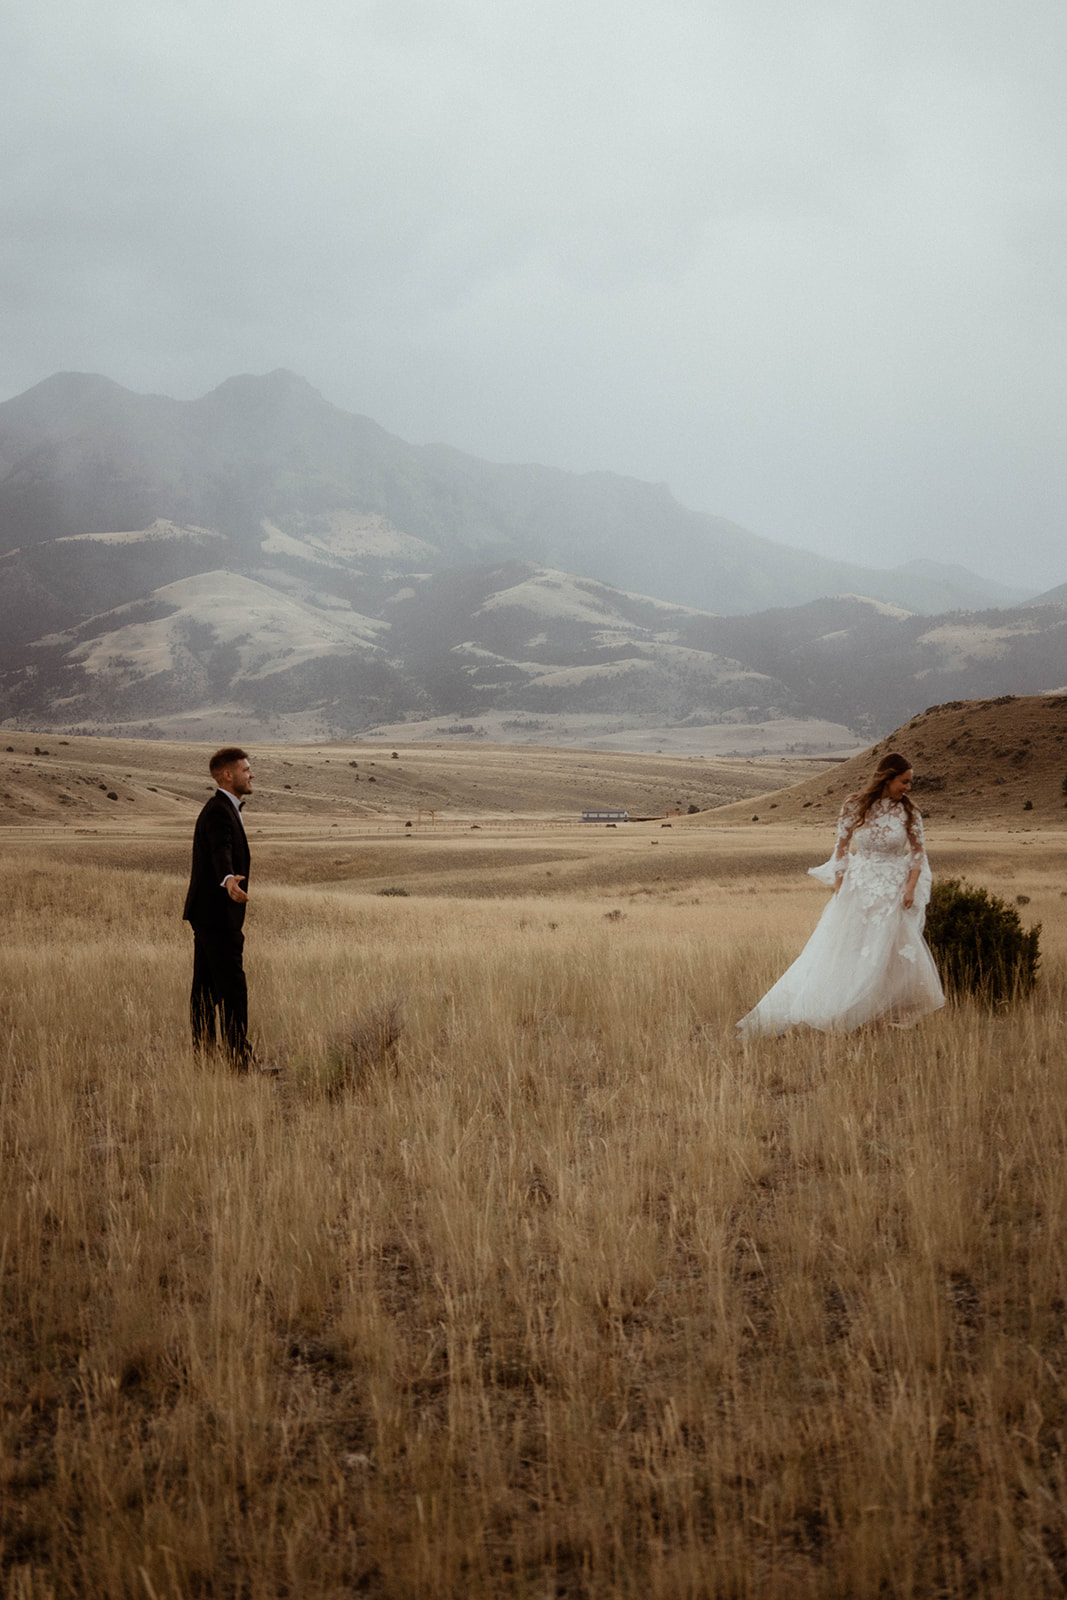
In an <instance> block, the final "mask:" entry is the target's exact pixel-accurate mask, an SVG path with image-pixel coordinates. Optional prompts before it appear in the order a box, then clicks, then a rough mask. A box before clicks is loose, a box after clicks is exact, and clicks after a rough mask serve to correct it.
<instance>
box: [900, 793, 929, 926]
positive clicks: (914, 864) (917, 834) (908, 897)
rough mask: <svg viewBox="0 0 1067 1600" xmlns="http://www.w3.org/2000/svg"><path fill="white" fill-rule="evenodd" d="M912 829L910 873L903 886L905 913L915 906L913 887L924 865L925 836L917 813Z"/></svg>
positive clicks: (909, 858)
mask: <svg viewBox="0 0 1067 1600" xmlns="http://www.w3.org/2000/svg"><path fill="white" fill-rule="evenodd" d="M912 827H913V829H914V838H913V839H912V840H911V841H910V846H911V848H910V850H909V852H908V861H909V866H910V871H909V872H908V881H907V883H906V884H905V885H904V910H905V911H910V910H911V908H912V906H913V905H914V904H915V885H916V884H917V883H918V881H919V874H920V873H921V872H922V869H923V867H924V866H925V864H926V836H925V834H924V833H923V819H922V817H921V816H920V815H919V813H918V811H916V813H915V820H914V822H913V823H912Z"/></svg>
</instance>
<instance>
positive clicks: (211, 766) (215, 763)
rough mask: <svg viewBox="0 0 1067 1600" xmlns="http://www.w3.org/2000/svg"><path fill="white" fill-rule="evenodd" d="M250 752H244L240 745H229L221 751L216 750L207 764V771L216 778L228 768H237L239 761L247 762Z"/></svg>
mask: <svg viewBox="0 0 1067 1600" xmlns="http://www.w3.org/2000/svg"><path fill="white" fill-rule="evenodd" d="M247 760H248V751H247V750H242V749H241V747H240V746H239V745H236V744H227V745H224V746H223V748H222V749H221V750H216V751H215V754H214V755H213V756H212V758H211V760H210V761H209V762H208V764H207V770H208V771H209V772H210V774H211V776H212V777H213V778H214V777H216V776H217V775H218V774H219V773H220V772H222V771H224V769H225V768H226V767H233V766H236V765H237V763H238V761H247Z"/></svg>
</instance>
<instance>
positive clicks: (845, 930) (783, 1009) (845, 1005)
mask: <svg viewBox="0 0 1067 1600" xmlns="http://www.w3.org/2000/svg"><path fill="white" fill-rule="evenodd" d="M857 809H858V808H857V807H856V806H855V805H854V804H852V803H850V802H849V801H846V802H845V804H844V806H843V807H842V808H841V815H840V817H839V819H838V824H837V848H836V850H835V852H834V854H833V856H831V858H830V860H829V861H828V862H826V863H825V865H824V866H821V867H812V868H810V869H809V870H810V872H811V876H812V877H813V878H818V880H819V881H820V883H826V884H829V885H831V886H832V885H833V883H834V881H835V878H836V877H840V878H841V879H842V882H841V887H840V889H839V890H838V891H837V893H836V894H835V895H834V897H833V899H832V900H831V901H830V903H829V905H828V906H827V907H826V909H825V910H824V912H823V914H822V916H821V917H820V919H819V923H818V926H817V927H816V929H815V932H814V933H813V934H812V936H811V938H810V939H809V940H808V942H807V944H806V945H805V946H804V949H803V950H802V951H801V953H800V955H799V956H798V957H797V959H796V960H795V961H794V962H793V965H792V966H791V967H790V968H789V970H788V971H787V972H784V973H783V974H782V976H781V977H780V978H779V979H778V982H777V983H776V984H775V985H774V988H773V989H770V990H768V992H767V993H766V994H765V995H764V997H763V999H762V1000H761V1001H760V1003H759V1005H758V1006H756V1007H755V1008H754V1009H753V1010H752V1011H750V1012H749V1013H748V1015H747V1016H746V1017H742V1019H741V1021H740V1022H739V1023H738V1024H737V1026H738V1028H739V1029H740V1030H741V1033H742V1035H745V1036H750V1035H754V1034H780V1033H784V1032H785V1031H786V1029H787V1028H792V1027H795V1026H796V1025H797V1024H798V1023H804V1024H807V1026H808V1027H811V1028H821V1029H822V1030H823V1031H824V1032H827V1033H830V1032H832V1033H848V1032H849V1031H851V1029H853V1028H861V1027H863V1025H864V1024H865V1023H868V1022H874V1021H877V1020H882V1021H886V1022H896V1023H912V1022H917V1021H918V1019H919V1018H920V1017H922V1016H925V1015H926V1014H927V1013H928V1012H931V1011H936V1010H938V1009H939V1007H941V1006H943V1005H944V1003H945V994H944V990H943V989H942V987H941V983H940V980H939V979H938V976H937V968H936V967H935V966H934V960H933V957H932V955H931V954H930V947H929V945H928V944H927V943H926V940H925V939H924V938H923V924H924V922H925V921H926V907H927V904H928V903H929V899H930V883H931V878H930V867H929V863H928V862H927V859H926V847H925V843H924V839H923V826H922V818H921V817H920V816H919V814H918V812H916V813H915V821H914V823H913V833H914V842H913V841H912V840H911V839H909V837H908V831H907V828H906V826H905V814H904V807H903V806H902V805H900V804H899V803H898V802H897V801H894V800H888V799H883V800H878V801H876V802H875V804H874V805H873V806H872V807H871V809H870V810H869V811H868V813H867V815H866V817H865V818H864V820H863V823H862V825H861V826H860V827H858V828H857V827H856V812H857ZM850 847H851V849H852V853H851V854H850V853H849V850H850ZM915 868H918V872H919V879H918V882H917V884H916V886H915V895H914V902H913V904H912V906H911V908H910V910H905V909H904V889H905V885H906V884H907V881H908V875H909V873H910V872H912V870H913V869H915Z"/></svg>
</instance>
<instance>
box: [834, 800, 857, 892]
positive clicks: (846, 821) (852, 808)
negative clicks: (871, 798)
mask: <svg viewBox="0 0 1067 1600" xmlns="http://www.w3.org/2000/svg"><path fill="white" fill-rule="evenodd" d="M855 827H856V805H855V802H854V801H852V800H846V801H845V803H844V805H843V806H842V807H841V811H840V815H839V816H838V819H837V848H836V850H835V851H834V877H835V878H843V877H844V876H845V868H846V867H847V866H848V847H849V845H850V844H851V843H852V834H853V831H854V829H855Z"/></svg>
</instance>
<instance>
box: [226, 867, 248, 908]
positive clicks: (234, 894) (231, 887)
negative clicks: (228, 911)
mask: <svg viewBox="0 0 1067 1600" xmlns="http://www.w3.org/2000/svg"><path fill="white" fill-rule="evenodd" d="M243 882H244V878H243V877H242V878H239V877H238V876H237V874H236V873H234V872H231V873H230V876H229V877H228V878H227V879H225V881H224V882H223V885H222V887H223V888H224V889H225V890H226V893H227V894H228V895H229V897H230V899H231V900H235V901H236V902H237V904H238V905H239V906H243V905H246V904H247V902H248V895H247V894H246V893H245V891H244V890H243V889H242V888H241V884H242V883H243Z"/></svg>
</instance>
